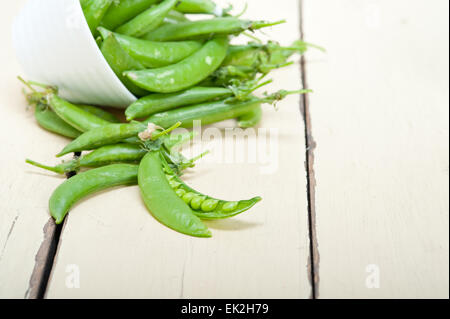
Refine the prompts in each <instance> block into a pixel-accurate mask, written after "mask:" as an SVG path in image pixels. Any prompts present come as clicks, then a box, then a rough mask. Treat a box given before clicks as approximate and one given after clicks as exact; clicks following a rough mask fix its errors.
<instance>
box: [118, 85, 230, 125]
mask: <svg viewBox="0 0 450 319" xmlns="http://www.w3.org/2000/svg"><path fill="white" fill-rule="evenodd" d="M232 95H233V91H232V90H231V89H227V88H217V87H210V88H204V87H194V88H191V89H187V90H185V91H181V92H177V93H161V94H151V95H149V96H146V97H143V98H141V99H139V100H137V101H136V102H134V103H133V104H131V105H130V106H129V107H128V108H127V110H126V111H125V115H126V117H127V120H128V121H131V120H134V119H136V118H144V117H146V116H149V115H151V114H155V113H159V112H164V111H169V110H171V109H174V108H177V107H180V106H186V105H191V104H198V103H202V102H206V101H211V100H216V99H223V98H226V97H229V96H232Z"/></svg>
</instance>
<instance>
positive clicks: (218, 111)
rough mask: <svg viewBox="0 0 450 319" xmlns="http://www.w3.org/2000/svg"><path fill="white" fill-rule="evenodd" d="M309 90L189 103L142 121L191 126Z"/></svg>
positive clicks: (246, 110) (234, 114)
mask: <svg viewBox="0 0 450 319" xmlns="http://www.w3.org/2000/svg"><path fill="white" fill-rule="evenodd" d="M308 92H311V91H310V90H297V91H285V90H281V91H278V92H275V93H274V94H271V95H266V96H265V97H263V98H257V97H255V96H253V95H249V97H248V98H247V99H246V100H244V101H239V100H235V99H233V98H229V99H225V100H222V101H217V102H209V103H204V104H199V105H191V106H187V107H182V108H179V109H175V110H170V111H167V112H163V113H157V114H153V115H152V116H150V117H149V118H148V119H147V120H145V121H144V123H153V124H156V125H159V126H161V127H171V126H172V125H174V124H175V123H178V122H181V123H182V124H181V127H186V128H189V127H193V125H194V121H201V124H202V125H207V124H212V123H217V122H221V121H224V120H228V119H234V118H239V117H241V116H243V115H244V114H247V113H249V112H251V111H253V110H254V109H255V108H257V107H260V106H261V105H262V104H265V103H268V104H272V103H275V102H276V101H281V100H282V99H284V98H285V97H286V96H288V95H291V94H304V93H308Z"/></svg>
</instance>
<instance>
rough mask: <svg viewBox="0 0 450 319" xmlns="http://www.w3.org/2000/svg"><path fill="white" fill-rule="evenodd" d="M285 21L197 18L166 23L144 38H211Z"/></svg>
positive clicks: (177, 39) (159, 39)
mask: <svg viewBox="0 0 450 319" xmlns="http://www.w3.org/2000/svg"><path fill="white" fill-rule="evenodd" d="M280 23H284V21H280V22H275V23H270V22H267V21H250V20H240V19H237V18H233V17H226V18H215V19H208V20H197V21H189V22H182V23H177V24H165V25H163V26H161V27H159V28H158V29H156V30H154V31H152V32H149V33H147V34H146V35H145V36H144V37H143V38H144V39H146V40H151V41H161V42H163V41H179V40H190V39H209V38H211V37H212V36H217V35H222V36H223V35H230V34H239V33H242V32H244V31H246V30H256V29H261V28H265V27H269V26H273V25H277V24H280Z"/></svg>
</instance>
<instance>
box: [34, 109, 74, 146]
mask: <svg viewBox="0 0 450 319" xmlns="http://www.w3.org/2000/svg"><path fill="white" fill-rule="evenodd" d="M34 116H35V118H36V121H37V122H38V124H39V125H40V126H41V127H42V128H44V129H45V130H47V131H49V132H52V133H56V134H59V135H62V136H64V137H68V138H71V139H75V138H77V137H78V136H80V135H81V132H80V131H79V130H77V129H76V128H73V127H72V126H70V125H69V124H67V123H66V122H64V121H63V120H62V119H61V118H60V117H59V116H58V115H57V114H56V113H55V112H53V111H52V110H51V109H50V108H48V107H46V106H44V105H36V109H35V111H34Z"/></svg>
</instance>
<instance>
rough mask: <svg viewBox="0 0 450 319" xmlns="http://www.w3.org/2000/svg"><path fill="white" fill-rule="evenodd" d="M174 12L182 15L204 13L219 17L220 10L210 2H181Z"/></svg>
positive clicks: (203, 0)
mask: <svg viewBox="0 0 450 319" xmlns="http://www.w3.org/2000/svg"><path fill="white" fill-rule="evenodd" d="M179 2H180V3H179V4H178V5H177V6H176V10H178V11H179V12H183V13H206V14H208V13H209V14H217V15H220V14H221V11H222V10H220V8H218V7H217V5H216V4H215V3H214V1H211V0H181V1H179Z"/></svg>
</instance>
